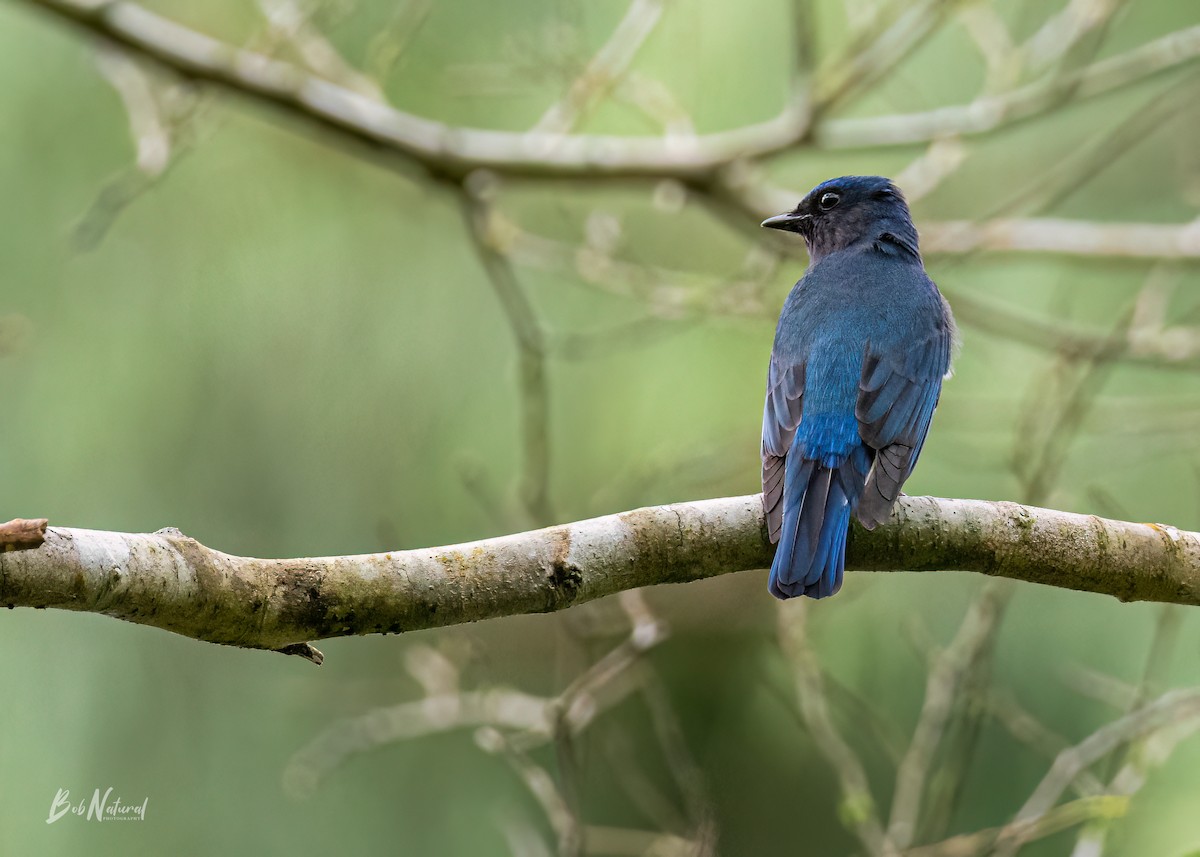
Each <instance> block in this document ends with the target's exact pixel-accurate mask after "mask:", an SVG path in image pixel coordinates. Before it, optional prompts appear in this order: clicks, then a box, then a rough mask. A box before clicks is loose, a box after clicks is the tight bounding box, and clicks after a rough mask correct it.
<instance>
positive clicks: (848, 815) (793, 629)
mask: <svg viewBox="0 0 1200 857" xmlns="http://www.w3.org/2000/svg"><path fill="white" fill-rule="evenodd" d="M807 617H808V612H807V604H805V603H803V601H802V600H800V599H797V600H796V601H794V602H789V603H786V604H781V605H780V606H779V639H780V645H781V646H782V647H783V651H784V654H785V655H786V656H787V658H788V661H789V663H790V664H791V666H792V672H793V675H794V676H795V681H796V697H797V699H798V701H799V706H800V713H801V715H802V716H803V718H804V723H805V725H806V726H807V728H808V731H809V732H810V733H811V735H812V738H813V743H814V744H815V745H816V748H817V749H818V751H820V752H821V754H822V755H824V756H825V759H826V760H827V761H828V762H829V765H830V767H832V768H833V771H834V773H835V774H836V775H837V778H838V784H839V786H840V788H841V791H842V800H841V804H840V806H839V808H838V815H839V817H840V818H841V820H842V823H843V824H845V825H846V827H847V828H848V829H849V830H850V831H851V832H852V833H854V834H855V835H856V836H857V837H858V839H859V841H860V842H861V843H862V845H863V847H864V848H865V849H866V851H867V853H868V854H869V855H884V854H888V853H891V852H888V851H885V848H886V842H885V838H884V831H883V825H882V824H881V823H880V820H879V812H878V810H877V809H876V807H875V799H874V798H873V797H872V796H871V784H870V782H869V781H868V780H867V772H866V770H865V769H864V768H863V765H862V762H861V761H859V758H858V755H857V754H856V753H855V752H854V750H853V749H852V748H851V747H850V745H849V744H847V743H846V739H845V738H843V737H842V735H841V733H840V732H839V731H838V730H837V727H835V726H834V724H833V719H832V718H831V717H830V716H829V703H828V701H827V700H826V697H825V690H824V687H823V682H822V679H821V667H820V664H819V663H818V662H817V657H816V654H815V653H814V652H813V650H812V646H811V645H810V644H809V642H808V631H807Z"/></svg>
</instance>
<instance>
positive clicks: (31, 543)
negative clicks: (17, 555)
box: [0, 518, 49, 551]
mask: <svg viewBox="0 0 1200 857" xmlns="http://www.w3.org/2000/svg"><path fill="white" fill-rule="evenodd" d="M48 523H49V521H48V520H47V519H45V518H13V519H12V520H11V521H8V522H6V523H3V524H0V548H3V549H4V550H6V551H19V550H30V549H31V548H36V547H38V546H39V545H40V544H41V543H42V542H44V541H45V540H46V525H47V524H48Z"/></svg>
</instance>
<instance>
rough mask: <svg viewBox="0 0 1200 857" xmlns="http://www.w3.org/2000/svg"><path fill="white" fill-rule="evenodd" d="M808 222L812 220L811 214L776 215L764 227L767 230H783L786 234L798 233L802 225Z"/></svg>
mask: <svg viewBox="0 0 1200 857" xmlns="http://www.w3.org/2000/svg"><path fill="white" fill-rule="evenodd" d="M806 220H812V215H811V214H793V213H791V212H788V213H787V214H776V215H775V216H774V217H768V218H767V219H766V220H764V221H763V222H762V226H763V227H765V228H767V229H782V230H784V231H786V232H796V231H797V230H798V229H799V227H800V225H801V224H802V223H804V222H805V221H806Z"/></svg>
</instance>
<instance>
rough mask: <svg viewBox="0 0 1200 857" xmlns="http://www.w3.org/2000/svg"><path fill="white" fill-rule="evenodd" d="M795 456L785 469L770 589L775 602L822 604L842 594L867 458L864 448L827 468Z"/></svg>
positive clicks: (822, 463)
mask: <svg viewBox="0 0 1200 857" xmlns="http://www.w3.org/2000/svg"><path fill="white" fill-rule="evenodd" d="M796 452H797V450H793V451H792V454H789V456H788V460H787V462H786V464H785V473H784V499H783V527H782V529H781V532H780V538H779V545H778V547H777V549H776V551H775V559H774V561H773V562H772V563H771V576H770V580H769V588H770V590H771V594H772V595H774V596H775V597H776V598H794V597H796V596H798V595H805V596H808V597H809V598H827V597H828V596H830V595H834V594H836V593H837V591H838V590H839V589H841V588H842V577H843V574H844V572H845V567H846V534H847V532H848V531H849V529H850V514H851V512H852V511H853V508H854V505H855V502H856V501H857V500H858V497H859V494H860V493H861V492H862V487H863V484H864V483H865V481H866V474H867V471H868V470H869V469H870V457H869V454H868V452H867V449H866V447H863V446H859V447H858V448H856V449H854V450H852V451H851V452H850V453H849V454H848V455H845V456H839V457H838V459H836V460H834V461H829V462H826V461H814V460H813V459H811V458H805V457H803V456H802V455H798V454H796ZM828 464H833V466H832V467H831V466H828Z"/></svg>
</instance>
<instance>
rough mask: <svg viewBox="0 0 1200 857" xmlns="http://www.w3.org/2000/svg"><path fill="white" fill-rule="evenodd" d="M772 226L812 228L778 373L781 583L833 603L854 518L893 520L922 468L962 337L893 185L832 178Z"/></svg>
mask: <svg viewBox="0 0 1200 857" xmlns="http://www.w3.org/2000/svg"><path fill="white" fill-rule="evenodd" d="M762 225H763V226H764V227H766V228H768V229H781V230H784V231H786V232H795V233H798V234H799V235H801V236H802V237H803V238H804V241H805V244H806V245H807V247H808V256H809V264H808V268H807V270H806V271H805V273H804V276H803V277H801V278H800V280H799V282H797V283H796V285H795V286H794V287H793V288H792V290H791V292H790V293H789V294H788V296H787V298H786V300H785V301H784V304H783V309H782V310H781V312H780V314H779V324H778V327H777V328H776V331H775V340H774V344H773V346H772V348H771V358H770V364H769V366H768V369H767V394H766V403H765V405H764V407H763V430H762V488H763V494H762V502H763V511H764V513H765V515H766V521H767V531H768V535H769V537H770V540H771V542H772V543H778V547H777V548H776V551H775V557H774V560H773V561H772V563H771V574H770V578H769V581H768V588H769V589H770V592H771V594H772V595H774V596H775V597H777V598H781V599H786V598H793V597H796V596H801V595H803V596H808V597H810V598H825V597H827V596H830V595H834V594H835V593H837V592H838V590H839V589H841V586H842V577H843V574H844V571H845V565H846V535H847V532H848V530H849V526H850V516H851V515H852V514H853V515H854V516H855V517H857V518H858V520H859V521H860V522H861V523H862V525H863V526H864V527H866V528H867V529H874V528H875V527H876V526H878V525H879V524H881V523H883V522H884V521H886V520H887V519H888V518H889V517H890V515H891V513H892V509H893V507H894V506H895V504H896V499H897V498H898V497H899V496H900V489H901V487H902V486H903V485H904V481H905V480H906V479H908V477H909V475H910V474H911V473H912V471H913V468H914V467H916V464H917V459H918V458H919V457H920V454H921V447H922V445H923V444H924V443H925V437H926V435H927V434H928V432H929V425H930V422H931V421H932V419H933V412H934V410H935V409H936V408H937V405H938V400H939V399H940V397H941V389H942V379H943V378H944V377H946V376H947V375H948V373H949V371H950V363H951V358H952V353H953V351H954V350H955V348H956V344H957V331H956V328H955V324H954V316H953V314H952V313H951V311H950V305H949V304H948V303H947V302H946V300H945V298H944V297H942V294H941V292H940V291H938V288H937V286H936V285H935V284H934V282H933V280H931V279H930V278H929V276H928V274H926V272H925V265H924V262H923V261H922V259H921V251H920V248H919V245H918V238H917V230H916V227H915V226H914V225H913V222H912V216H911V215H910V214H909V210H908V203H907V202H906V201H905V198H904V194H903V193H902V192H901V191H900V189H899V188H898V187H897V186H896V185H895V184H893V183H892V181H891V180H890V179H887V178H884V177H883V176H842V177H841V178H835V179H829V180H828V181H824V182H822V183H821V184H819V185H817V186H816V187H815V188H813V189H812V191H810V192H809V194H808V195H807V196H805V197H804V199H803V200H801V201H800V203H799V204H798V205H797V206H796V207H795V208H794V209H793V210H791V211H788V212H785V213H783V214H779V215H776V216H775V217H770V218H768V219H766V220H764V221H763V222H762Z"/></svg>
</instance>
